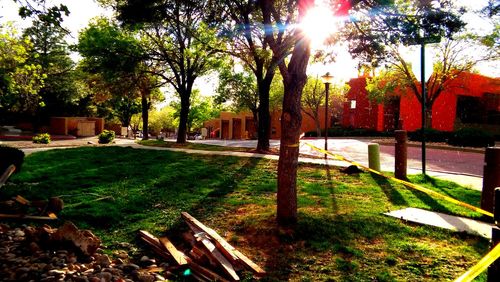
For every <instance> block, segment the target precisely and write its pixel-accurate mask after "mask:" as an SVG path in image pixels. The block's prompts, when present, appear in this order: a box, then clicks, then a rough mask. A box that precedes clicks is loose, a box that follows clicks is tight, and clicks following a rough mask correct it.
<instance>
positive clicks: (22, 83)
mask: <svg viewBox="0 0 500 282" xmlns="http://www.w3.org/2000/svg"><path fill="white" fill-rule="evenodd" d="M32 47H33V44H32V43H31V41H29V39H28V38H25V37H22V36H20V35H18V34H17V32H16V30H15V29H14V27H12V26H11V25H9V24H8V25H6V26H0V122H2V120H3V122H6V120H5V119H7V118H8V117H12V115H14V114H19V113H20V114H26V113H28V114H33V113H34V112H36V110H37V109H38V108H39V107H40V104H41V103H42V99H41V97H40V96H39V95H38V91H39V90H40V88H42V87H43V80H44V78H45V75H44V74H43V73H42V70H41V66H40V65H37V64H33V63H29V62H28V59H29V56H30V52H31V50H32ZM11 121H12V120H11Z"/></svg>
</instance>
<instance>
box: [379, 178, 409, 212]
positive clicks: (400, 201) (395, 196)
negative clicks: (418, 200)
mask: <svg viewBox="0 0 500 282" xmlns="http://www.w3.org/2000/svg"><path fill="white" fill-rule="evenodd" d="M371 176H372V178H373V180H375V182H376V183H377V185H378V186H379V187H380V189H382V192H384V194H385V195H386V196H387V199H389V201H390V202H391V203H392V204H393V205H397V206H408V202H407V201H406V200H405V198H404V197H403V195H401V193H400V192H399V191H398V190H397V189H396V188H395V187H394V186H392V184H391V182H390V181H389V180H388V179H387V178H385V177H382V176H380V175H377V174H373V173H372V174H371Z"/></svg>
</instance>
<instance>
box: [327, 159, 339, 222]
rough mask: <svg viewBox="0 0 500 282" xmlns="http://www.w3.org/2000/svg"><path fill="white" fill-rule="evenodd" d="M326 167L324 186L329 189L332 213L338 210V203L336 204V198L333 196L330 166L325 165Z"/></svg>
mask: <svg viewBox="0 0 500 282" xmlns="http://www.w3.org/2000/svg"><path fill="white" fill-rule="evenodd" d="M325 169H326V179H327V182H326V186H327V187H328V189H329V190H330V194H331V196H330V198H331V200H332V211H333V212H334V213H337V211H338V204H337V199H336V198H335V190H334V189H335V187H334V186H333V177H332V172H331V167H330V166H329V165H327V166H325Z"/></svg>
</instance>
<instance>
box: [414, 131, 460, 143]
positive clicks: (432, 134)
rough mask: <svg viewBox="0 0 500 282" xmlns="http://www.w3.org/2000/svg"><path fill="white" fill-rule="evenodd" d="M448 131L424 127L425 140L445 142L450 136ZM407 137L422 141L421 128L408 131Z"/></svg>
mask: <svg viewBox="0 0 500 282" xmlns="http://www.w3.org/2000/svg"><path fill="white" fill-rule="evenodd" d="M450 134H451V133H450V132H446V131H439V130H436V129H433V128H426V129H425V141H429V142H446V141H448V139H449V138H450ZM408 139H410V140H411V141H422V129H419V130H415V131H413V132H409V133H408Z"/></svg>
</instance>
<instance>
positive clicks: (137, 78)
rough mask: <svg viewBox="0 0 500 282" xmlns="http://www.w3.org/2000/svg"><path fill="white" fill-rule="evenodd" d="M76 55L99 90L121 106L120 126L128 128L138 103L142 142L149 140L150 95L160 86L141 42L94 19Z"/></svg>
mask: <svg viewBox="0 0 500 282" xmlns="http://www.w3.org/2000/svg"><path fill="white" fill-rule="evenodd" d="M77 48H78V51H79V52H80V54H81V55H82V57H83V61H82V62H81V66H82V68H83V69H84V70H85V71H87V72H90V73H92V74H94V75H96V76H100V80H101V82H102V84H101V86H105V88H107V90H108V91H107V92H108V93H110V94H111V96H113V97H114V98H113V99H114V100H116V99H117V100H119V101H120V103H118V104H116V105H119V106H123V107H122V110H123V111H124V112H123V113H122V114H121V115H120V116H122V119H121V120H122V123H123V125H124V126H128V125H129V122H130V117H131V115H133V114H135V109H136V107H134V106H133V105H134V102H133V101H134V100H135V99H136V98H135V97H139V96H140V99H141V110H142V120H143V131H144V132H143V138H144V139H148V112H149V110H150V108H151V103H152V99H153V100H154V98H158V97H159V95H152V94H155V93H156V92H157V91H158V87H159V86H160V84H159V83H158V80H157V77H156V76H154V75H152V74H151V73H152V72H153V70H152V69H151V67H150V64H149V61H147V58H146V57H145V55H144V49H143V45H142V42H141V41H140V40H139V39H137V34H135V33H133V32H130V31H126V30H123V29H121V28H120V27H119V26H118V25H116V24H114V23H112V22H110V21H108V20H107V19H97V20H95V21H94V22H93V23H91V24H90V25H89V26H88V27H87V28H86V29H85V30H83V31H82V32H81V33H80V36H79V42H78V46H77Z"/></svg>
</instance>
